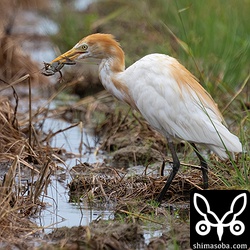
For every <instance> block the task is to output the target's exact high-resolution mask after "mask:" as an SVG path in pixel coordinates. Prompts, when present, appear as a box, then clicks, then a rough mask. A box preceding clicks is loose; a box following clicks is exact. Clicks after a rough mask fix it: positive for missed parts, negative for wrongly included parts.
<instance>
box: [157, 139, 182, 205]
mask: <svg viewBox="0 0 250 250" xmlns="http://www.w3.org/2000/svg"><path fill="white" fill-rule="evenodd" d="M168 147H169V150H170V152H171V155H172V158H173V169H172V172H171V173H170V175H169V177H168V180H167V182H166V184H165V186H164V187H163V189H162V190H161V192H160V194H159V196H158V197H157V201H158V202H159V203H161V201H162V199H163V197H164V196H165V194H166V192H167V191H168V189H169V186H170V185H171V183H172V181H173V179H174V177H175V175H176V174H177V172H178V170H179V168H180V161H179V159H178V157H177V154H176V152H175V149H174V144H173V142H172V141H168Z"/></svg>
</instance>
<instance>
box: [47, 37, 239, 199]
mask: <svg viewBox="0 0 250 250" xmlns="http://www.w3.org/2000/svg"><path fill="white" fill-rule="evenodd" d="M124 58H125V56H124V52H123V50H122V49H121V47H120V44H119V43H118V42H117V41H116V40H115V39H114V37H113V36H112V35H110V34H92V35H89V36H87V37H85V38H83V39H82V40H80V41H79V42H78V43H77V44H76V45H75V46H74V47H73V48H72V49H70V50H69V51H67V52H66V53H64V54H62V55H60V56H59V57H57V58H56V59H54V60H53V61H52V62H51V65H52V64H55V63H58V64H59V65H61V64H67V63H71V62H72V63H73V62H77V61H81V62H84V61H88V60H89V59H95V60H96V62H97V63H98V65H99V78H100V81H101V82H102V84H103V86H104V87H105V88H106V89H107V90H108V91H109V92H110V93H112V94H113V95H114V96H115V97H116V98H118V99H119V100H121V101H123V102H126V103H127V104H129V105H130V106H131V107H133V108H134V109H136V110H137V111H139V112H140V113H141V114H142V116H143V117H144V118H145V119H146V120H147V121H148V123H149V124H150V125H151V126H152V127H153V128H154V129H155V130H157V131H159V132H160V133H161V134H162V135H164V136H165V137H166V139H167V142H168V146H169V149H170V152H171V155H172V158H173V169H172V172H171V173H170V176H169V177H168V180H167V182H166V184H165V186H164V188H163V189H162V191H161V193H160V194H159V196H158V198H157V200H158V201H159V202H161V201H162V199H163V198H164V195H165V194H166V192H167V190H168V188H169V186H170V184H171V182H172V180H173V178H174V177H175V175H176V173H177V172H178V170H179V167H180V162H179V159H178V157H177V154H176V152H175V149H174V145H173V139H181V140H185V141H188V142H190V143H191V145H192V146H193V148H194V150H195V153H196V154H197V156H198V158H199V160H200V164H201V169H202V174H203V182H204V188H207V187H208V177H207V163H206V161H205V159H204V158H203V157H202V156H201V154H200V152H199V151H198V149H197V147H196V145H195V143H197V144H202V145H205V146H207V147H208V148H209V149H210V150H212V151H213V152H215V153H216V154H217V155H218V156H219V157H220V158H221V159H226V158H228V154H229V152H232V153H233V152H242V145H241V143H240V141H239V139H238V137H237V136H235V135H233V134H232V133H230V132H229V130H228V129H227V128H226V126H225V125H223V117H222V115H221V113H220V111H219V109H218V107H217V104H216V103H215V102H214V100H213V99H212V97H211V96H210V95H209V93H208V92H207V91H206V90H205V89H204V88H203V87H202V86H201V85H200V84H199V83H198V81H197V79H196V78H195V77H194V76H193V75H192V74H191V73H190V72H189V71H188V70H187V69H186V68H185V67H184V66H183V65H181V64H180V63H179V62H178V61H177V60H176V59H175V58H173V57H170V56H168V55H164V54H149V55H147V56H145V57H143V58H141V59H140V60H138V61H137V62H135V63H134V64H132V65H131V66H130V67H128V68H127V69H126V70H125V60H124Z"/></svg>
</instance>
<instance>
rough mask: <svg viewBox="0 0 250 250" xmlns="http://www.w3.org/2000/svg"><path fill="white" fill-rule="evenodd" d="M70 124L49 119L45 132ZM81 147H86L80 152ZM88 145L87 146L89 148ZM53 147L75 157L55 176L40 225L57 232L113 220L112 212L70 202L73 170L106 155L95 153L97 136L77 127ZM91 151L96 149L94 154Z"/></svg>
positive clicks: (56, 137) (39, 220) (40, 215)
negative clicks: (69, 191)
mask: <svg viewBox="0 0 250 250" xmlns="http://www.w3.org/2000/svg"><path fill="white" fill-rule="evenodd" d="M70 125H71V124H70V123H67V122H65V121H63V120H60V119H46V120H45V123H44V131H45V132H48V131H53V132H55V131H58V130H60V129H64V128H68V127H69V126H70ZM80 145H81V147H82V148H81V150H80V152H79V146H80ZM84 145H87V147H88V148H86V147H85V146H84ZM51 146H52V147H56V148H62V149H65V150H66V151H67V152H71V153H72V154H71V158H69V159H67V160H65V164H59V165H61V166H62V169H63V170H62V171H59V172H58V173H57V174H55V175H54V176H53V177H52V181H51V184H50V185H49V187H48V193H47V196H46V197H44V199H43V201H44V202H45V203H46V204H47V206H46V209H44V210H42V211H41V213H40V214H39V217H38V218H37V219H36V222H37V223H38V225H39V226H41V227H44V228H47V229H53V228H57V227H62V226H67V227H72V226H80V225H88V224H89V223H90V222H91V221H92V220H95V219H96V218H103V219H112V218H113V213H112V211H111V210H105V209H93V208H91V207H89V206H88V204H87V203H81V204H74V203H69V196H68V189H67V183H68V182H70V180H71V176H70V172H69V171H70V169H71V168H72V167H73V166H75V165H76V164H78V163H79V162H88V163H96V162H102V161H103V158H104V156H103V155H99V156H96V155H95V153H94V151H95V150H94V149H95V148H96V147H97V146H98V145H96V142H95V140H94V138H93V136H91V135H90V134H89V133H87V131H85V129H83V130H82V129H81V128H80V127H79V126H77V127H73V128H71V129H69V130H66V131H65V132H61V133H58V134H57V135H56V136H55V137H53V140H52V142H51ZM89 148H91V149H92V150H91V151H90V150H89ZM46 231H49V230H46Z"/></svg>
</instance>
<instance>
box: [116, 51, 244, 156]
mask: <svg viewBox="0 0 250 250" xmlns="http://www.w3.org/2000/svg"><path fill="white" fill-rule="evenodd" d="M118 78H119V81H121V82H123V83H124V84H126V85H127V87H128V89H129V92H130V95H131V96H132V99H133V100H134V103H135V106H136V107H137V109H138V110H139V111H140V112H141V114H142V115H143V116H144V118H145V119H146V120H147V121H148V122H149V123H150V124H151V126H153V127H154V128H155V129H156V130H158V131H159V132H160V133H162V134H163V135H165V136H166V137H167V138H171V137H175V138H179V139H184V140H186V141H190V142H195V143H200V144H206V145H207V146H208V147H209V148H210V149H211V150H213V151H215V152H216V153H217V154H218V155H219V156H220V157H221V158H227V154H226V153H225V147H224V145H225V146H226V148H227V150H228V151H230V152H240V151H242V146H241V143H240V141H239V139H238V138H237V137H236V136H235V135H233V134H231V133H230V132H229V131H228V129H227V128H226V127H225V126H224V125H223V124H222V121H223V118H222V116H221V114H220V112H219V110H218V108H217V106H216V104H215V103H214V101H213V100H212V98H211V97H210V95H209V94H208V93H207V92H206V91H205V90H204V89H203V88H202V87H201V85H200V84H199V83H198V82H197V81H196V80H195V78H194V77H193V75H192V74H191V73H190V72H189V71H187V70H186V69H185V67H183V66H182V65H181V64H180V63H179V62H178V61H177V60H176V59H174V58H172V57H169V56H167V55H162V54H151V55H148V56H145V57H143V58H142V59H140V60H139V61H137V62H136V63H134V64H133V65H132V66H130V67H129V68H127V69H126V71H125V72H123V73H120V75H119V76H118Z"/></svg>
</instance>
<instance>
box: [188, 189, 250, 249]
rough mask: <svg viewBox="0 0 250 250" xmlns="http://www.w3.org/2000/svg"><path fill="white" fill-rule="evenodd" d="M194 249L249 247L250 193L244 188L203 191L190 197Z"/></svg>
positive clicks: (191, 232)
mask: <svg viewBox="0 0 250 250" xmlns="http://www.w3.org/2000/svg"><path fill="white" fill-rule="evenodd" d="M190 247H191V248H192V249H248V248H249V247H250V194H249V192H248V191H245V190H244V191H243V190H199V191H193V192H191V197H190Z"/></svg>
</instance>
